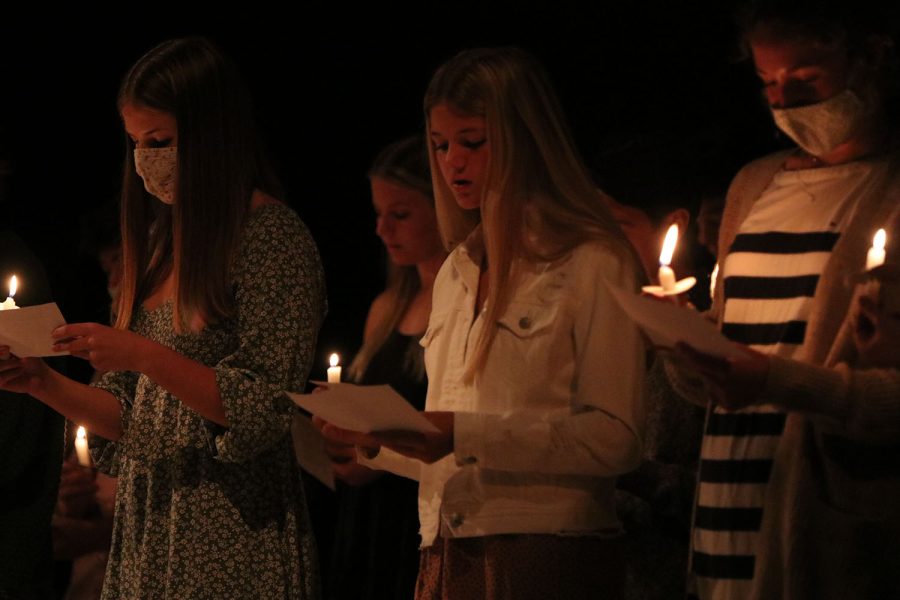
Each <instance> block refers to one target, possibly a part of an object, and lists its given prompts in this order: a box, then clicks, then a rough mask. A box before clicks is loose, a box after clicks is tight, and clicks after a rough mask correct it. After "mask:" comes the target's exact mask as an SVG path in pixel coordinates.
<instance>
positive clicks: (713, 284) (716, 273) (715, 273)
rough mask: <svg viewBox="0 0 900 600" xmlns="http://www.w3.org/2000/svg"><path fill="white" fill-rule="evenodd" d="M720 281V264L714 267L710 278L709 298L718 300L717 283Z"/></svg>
mask: <svg viewBox="0 0 900 600" xmlns="http://www.w3.org/2000/svg"><path fill="white" fill-rule="evenodd" d="M718 279H719V263H716V266H715V267H713V272H712V275H710V276H709V297H710V298H711V299H713V300H715V299H716V281H717V280H718Z"/></svg>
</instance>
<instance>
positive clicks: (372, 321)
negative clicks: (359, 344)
mask: <svg viewBox="0 0 900 600" xmlns="http://www.w3.org/2000/svg"><path fill="white" fill-rule="evenodd" d="M390 308H391V296H390V293H389V292H388V291H387V290H385V291H383V292H381V293H380V294H378V295H377V296H376V297H375V299H374V300H372V305H371V306H370V307H369V315H368V316H367V317H366V328H365V331H364V332H363V338H364V339H368V337H369V336H370V335H371V334H372V331H373V330H374V329H375V326H376V325H377V324H378V323H380V322H382V321H383V320H384V319H385V318H386V317H387V315H388V312H389V311H390Z"/></svg>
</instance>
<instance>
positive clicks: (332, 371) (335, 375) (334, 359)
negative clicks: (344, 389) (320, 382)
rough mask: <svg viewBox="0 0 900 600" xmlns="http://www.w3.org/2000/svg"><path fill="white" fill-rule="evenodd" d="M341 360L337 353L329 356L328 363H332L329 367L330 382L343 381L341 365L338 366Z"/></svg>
mask: <svg viewBox="0 0 900 600" xmlns="http://www.w3.org/2000/svg"><path fill="white" fill-rule="evenodd" d="M340 360H341V358H340V357H339V356H338V355H337V354H336V353H335V354H332V355H331V356H330V357H329V358H328V363H329V364H330V365H331V366H330V367H328V383H340V382H341V367H339V366H338V362H340Z"/></svg>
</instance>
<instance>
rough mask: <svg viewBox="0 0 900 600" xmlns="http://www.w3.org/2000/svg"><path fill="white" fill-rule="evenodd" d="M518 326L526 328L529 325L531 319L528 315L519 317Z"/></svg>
mask: <svg viewBox="0 0 900 600" xmlns="http://www.w3.org/2000/svg"><path fill="white" fill-rule="evenodd" d="M519 327H521V328H522V329H528V328H529V327H531V319H529V318H528V317H522V318H521V319H519Z"/></svg>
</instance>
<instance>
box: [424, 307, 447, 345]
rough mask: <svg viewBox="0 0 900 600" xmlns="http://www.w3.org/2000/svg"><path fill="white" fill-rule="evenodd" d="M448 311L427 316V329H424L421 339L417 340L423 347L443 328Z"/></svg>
mask: <svg viewBox="0 0 900 600" xmlns="http://www.w3.org/2000/svg"><path fill="white" fill-rule="evenodd" d="M448 313H449V311H446V312H442V313H441V314H438V315H436V314H432V315H431V316H430V317H429V318H428V329H426V330H425V334H424V335H423V336H422V339H420V340H419V345H420V346H422V347H423V348H427V347H428V346H430V345H431V342H432V340H433V339H434V336H435V335H437V333H438V332H439V331H440V330H441V329H443V328H444V324H445V323H446V322H447V315H448Z"/></svg>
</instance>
